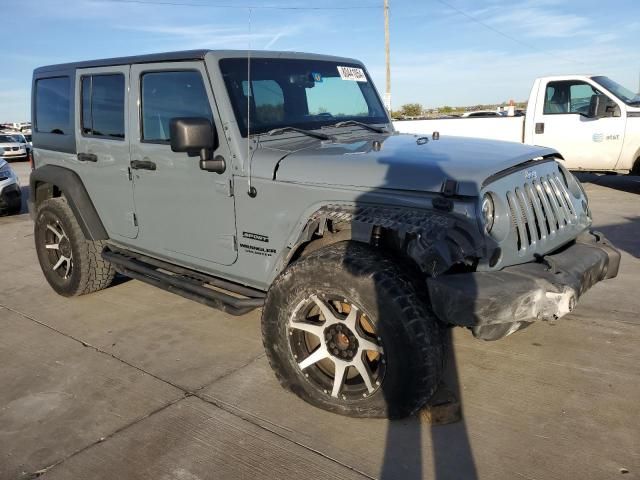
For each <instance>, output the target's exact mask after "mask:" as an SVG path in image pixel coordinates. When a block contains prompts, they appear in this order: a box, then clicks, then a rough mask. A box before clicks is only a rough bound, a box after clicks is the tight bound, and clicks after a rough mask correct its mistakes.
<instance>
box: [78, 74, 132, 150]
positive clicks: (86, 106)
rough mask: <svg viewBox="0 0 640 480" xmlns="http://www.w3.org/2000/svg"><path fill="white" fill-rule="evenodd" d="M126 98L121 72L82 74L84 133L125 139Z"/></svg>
mask: <svg viewBox="0 0 640 480" xmlns="http://www.w3.org/2000/svg"><path fill="white" fill-rule="evenodd" d="M124 97H125V79H124V75H122V74H121V73H116V74H108V75H90V76H85V77H82V133H83V135H88V136H95V137H102V138H109V139H116V140H122V139H124V136H125V133H124V129H125V127H124Z"/></svg>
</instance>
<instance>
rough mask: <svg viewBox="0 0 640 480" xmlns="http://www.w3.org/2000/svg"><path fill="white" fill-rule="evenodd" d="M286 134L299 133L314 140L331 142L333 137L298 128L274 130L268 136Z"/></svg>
mask: <svg viewBox="0 0 640 480" xmlns="http://www.w3.org/2000/svg"><path fill="white" fill-rule="evenodd" d="M284 132H298V133H302V134H304V135H308V136H310V137H313V138H317V139H319V140H331V137H330V136H329V135H325V134H324V133H319V132H310V131H309V130H304V129H303V128H296V127H281V128H274V129H273V130H269V131H268V132H267V135H269V136H271V135H280V134H281V133H284Z"/></svg>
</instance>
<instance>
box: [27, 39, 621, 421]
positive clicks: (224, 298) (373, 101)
mask: <svg viewBox="0 0 640 480" xmlns="http://www.w3.org/2000/svg"><path fill="white" fill-rule="evenodd" d="M32 90H33V93H32V113H33V114H32V118H33V119H34V129H33V147H34V163H35V169H34V170H33V172H32V173H31V177H30V187H31V194H30V196H29V206H30V212H31V214H32V216H33V219H34V239H35V247H36V252H37V255H38V260H39V262H40V266H41V268H42V272H43V274H44V276H45V278H46V279H47V281H48V282H49V284H50V285H51V287H52V288H53V289H54V290H55V291H56V292H58V293H59V294H61V295H65V296H75V295H82V294H86V293H91V292H95V291H97V290H100V289H103V288H106V287H108V286H109V285H110V283H111V281H112V280H113V278H114V275H115V273H116V272H119V273H121V274H123V275H126V276H129V277H131V278H135V279H138V280H140V281H143V282H146V283H149V284H151V285H154V286H156V287H159V288H162V289H165V290H167V291H170V292H172V293H175V294H179V295H182V296H184V297H186V298H189V299H192V300H195V301H198V302H201V303H203V304H205V305H208V306H211V307H215V308H219V309H222V310H224V311H226V312H228V313H230V314H233V315H242V314H244V313H246V312H249V311H251V310H253V309H256V308H262V335H263V341H264V346H265V350H266V352H267V357H268V359H269V362H270V364H271V366H272V367H273V369H274V371H275V373H276V376H277V377H278V379H279V380H280V382H281V383H282V385H283V386H284V387H285V388H287V389H289V390H291V391H293V392H294V393H296V394H297V395H299V396H300V397H301V398H303V399H304V400H306V401H308V402H310V403H312V404H313V405H316V406H318V407H321V408H324V409H327V410H330V411H333V412H337V413H341V414H346V415H354V416H361V417H373V416H378V417H379V416H389V417H401V416H405V415H409V414H411V413H414V412H415V411H416V410H417V409H419V408H420V407H421V406H422V405H423V404H424V403H425V402H426V401H427V400H428V399H429V397H430V396H431V394H432V393H433V392H434V390H435V388H436V387H437V385H438V382H439V380H440V375H441V372H442V365H443V349H444V345H443V332H444V330H445V329H446V328H448V327H449V326H454V325H458V326H462V327H465V328H468V329H470V330H471V332H473V335H475V336H476V337H478V338H481V339H485V340H496V339H499V338H501V337H504V336H506V335H509V334H511V333H513V332H515V331H517V330H520V329H522V328H524V327H526V326H528V325H530V324H531V323H532V322H535V321H539V320H540V321H543V320H555V319H557V318H560V317H562V316H563V315H565V314H567V313H568V312H569V311H571V309H572V308H573V307H574V305H575V303H576V301H577V300H578V299H579V298H580V297H581V296H582V295H583V294H584V293H585V292H586V291H587V290H588V289H589V288H590V287H591V286H592V285H594V284H595V283H597V282H599V281H601V280H605V279H607V278H611V277H615V276H616V275H617V272H618V264H619V260H620V254H619V253H618V252H617V251H616V250H615V249H614V248H613V247H611V246H610V245H609V244H608V243H607V241H606V239H605V238H604V237H603V236H602V235H601V234H599V233H597V232H591V231H590V225H591V217H590V212H589V207H588V203H587V197H586V196H585V194H584V191H583V190H582V187H581V185H580V183H579V182H578V181H577V180H576V179H575V177H574V176H573V175H572V174H571V173H570V172H569V171H567V170H566V169H565V168H564V167H562V166H561V165H559V164H558V162H557V161H556V157H557V152H555V151H554V150H552V149H549V148H542V147H532V146H528V145H521V144H515V143H507V142H495V141H488V140H480V139H468V138H467V139H456V138H451V137H449V138H440V139H438V138H437V137H436V136H433V137H426V136H416V135H406V134H400V133H398V132H396V131H394V129H393V126H392V124H391V122H390V119H389V116H388V114H387V112H386V110H385V108H384V106H383V103H382V101H381V99H380V96H379V94H378V92H377V91H376V89H375V87H374V85H373V83H372V82H371V78H370V76H369V74H368V73H367V70H366V68H365V67H364V65H362V63H360V62H359V61H358V60H355V59H350V58H342V57H333V56H326V55H313V54H303V53H295V52H268V51H260V52H251V56H250V57H249V56H248V55H247V52H243V51H208V50H202V51H200V50H198V51H187V52H173V53H165V54H154V55H144V56H139V57H126V58H115V59H106V60H92V61H87V62H78V63H70V64H64V65H51V66H46V67H41V68H38V69H36V70H35V71H34V75H33V89H32ZM119 292H120V293H121V294H122V295H127V288H126V287H125V288H124V289H119ZM179 315H180V312H179V311H176V317H177V318H176V321H179ZM212 328H215V325H212Z"/></svg>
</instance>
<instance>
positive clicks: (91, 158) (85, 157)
mask: <svg viewBox="0 0 640 480" xmlns="http://www.w3.org/2000/svg"><path fill="white" fill-rule="evenodd" d="M78 161H79V162H97V161H98V156H97V155H96V154H95V153H79V154H78Z"/></svg>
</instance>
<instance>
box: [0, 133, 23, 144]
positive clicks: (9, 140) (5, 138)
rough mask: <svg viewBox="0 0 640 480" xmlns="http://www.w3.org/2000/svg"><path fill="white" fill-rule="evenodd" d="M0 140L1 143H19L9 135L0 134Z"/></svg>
mask: <svg viewBox="0 0 640 480" xmlns="http://www.w3.org/2000/svg"><path fill="white" fill-rule="evenodd" d="M0 142H3V143H20V142H19V141H18V140H16V139H15V138H14V137H13V136H11V135H0Z"/></svg>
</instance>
